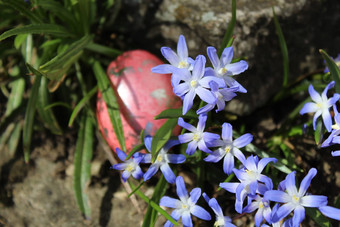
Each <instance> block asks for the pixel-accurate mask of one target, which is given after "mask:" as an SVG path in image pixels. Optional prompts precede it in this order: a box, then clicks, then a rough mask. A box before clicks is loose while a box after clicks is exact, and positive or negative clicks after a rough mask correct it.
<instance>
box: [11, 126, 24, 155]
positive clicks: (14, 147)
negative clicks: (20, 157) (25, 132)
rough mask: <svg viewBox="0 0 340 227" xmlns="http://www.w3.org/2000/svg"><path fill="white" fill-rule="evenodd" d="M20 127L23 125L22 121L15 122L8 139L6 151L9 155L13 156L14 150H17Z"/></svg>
mask: <svg viewBox="0 0 340 227" xmlns="http://www.w3.org/2000/svg"><path fill="white" fill-rule="evenodd" d="M22 127H23V122H22V121H19V122H17V123H16V125H15V127H14V130H13V132H12V134H11V136H10V138H9V140H8V152H9V154H10V156H11V157H13V156H14V154H15V151H16V150H17V147H18V144H19V140H20V136H21V130H22Z"/></svg>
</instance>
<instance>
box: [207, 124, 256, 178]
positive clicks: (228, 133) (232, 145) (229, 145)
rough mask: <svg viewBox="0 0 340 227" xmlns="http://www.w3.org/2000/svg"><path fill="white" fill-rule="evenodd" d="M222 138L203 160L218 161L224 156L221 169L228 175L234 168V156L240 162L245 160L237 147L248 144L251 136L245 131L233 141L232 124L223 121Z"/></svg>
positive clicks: (251, 138)
mask: <svg viewBox="0 0 340 227" xmlns="http://www.w3.org/2000/svg"><path fill="white" fill-rule="evenodd" d="M222 139H223V141H221V146H220V148H218V149H217V150H216V151H214V152H213V153H212V154H210V155H209V156H208V157H206V158H205V159H204V161H206V162H218V161H219V160H221V159H222V158H224V161H223V171H224V172H225V173H226V174H228V175H229V174H231V173H232V170H233V168H234V157H236V158H237V159H238V160H240V161H241V162H242V163H244V162H246V158H245V156H244V155H243V153H242V152H241V151H240V150H239V148H242V147H244V146H246V145H248V144H249V143H250V142H251V141H252V140H253V136H252V135H251V134H250V133H247V134H244V135H242V136H240V137H239V138H237V139H235V140H234V141H233V126H232V125H231V124H229V123H224V124H223V125H222Z"/></svg>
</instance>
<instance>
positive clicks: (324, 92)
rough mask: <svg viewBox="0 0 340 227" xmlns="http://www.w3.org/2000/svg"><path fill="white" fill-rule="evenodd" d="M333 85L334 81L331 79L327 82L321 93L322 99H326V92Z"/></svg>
mask: <svg viewBox="0 0 340 227" xmlns="http://www.w3.org/2000/svg"><path fill="white" fill-rule="evenodd" d="M334 85H335V81H331V82H330V83H329V84H327V86H326V87H325V89H324V90H323V92H322V94H321V97H322V99H324V100H327V92H328V90H329V89H331V88H332V87H334Z"/></svg>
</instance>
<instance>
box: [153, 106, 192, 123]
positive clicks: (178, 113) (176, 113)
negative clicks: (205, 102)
mask: <svg viewBox="0 0 340 227" xmlns="http://www.w3.org/2000/svg"><path fill="white" fill-rule="evenodd" d="M179 117H183V118H188V119H197V114H196V112H195V111H193V110H189V111H188V112H187V113H186V114H185V115H184V116H183V115H182V107H181V108H178V109H166V110H163V111H162V113H160V114H158V115H157V116H155V117H154V119H155V120H158V119H165V118H179Z"/></svg>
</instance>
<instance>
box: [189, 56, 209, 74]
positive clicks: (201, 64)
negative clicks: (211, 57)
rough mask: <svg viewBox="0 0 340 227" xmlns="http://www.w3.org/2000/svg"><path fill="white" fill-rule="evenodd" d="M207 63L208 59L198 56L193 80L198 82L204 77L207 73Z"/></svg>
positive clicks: (193, 71)
mask: <svg viewBox="0 0 340 227" xmlns="http://www.w3.org/2000/svg"><path fill="white" fill-rule="evenodd" d="M205 62H206V59H205V57H204V56H203V55H198V56H197V58H196V60H195V63H194V68H193V70H192V78H193V79H195V80H198V79H200V78H202V77H203V74H204V72H205Z"/></svg>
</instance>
